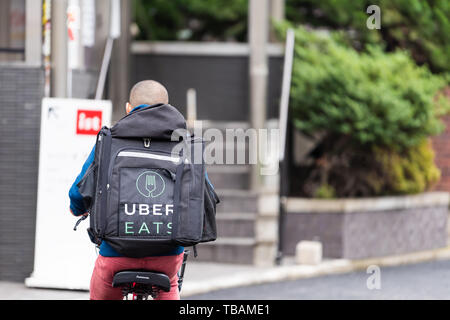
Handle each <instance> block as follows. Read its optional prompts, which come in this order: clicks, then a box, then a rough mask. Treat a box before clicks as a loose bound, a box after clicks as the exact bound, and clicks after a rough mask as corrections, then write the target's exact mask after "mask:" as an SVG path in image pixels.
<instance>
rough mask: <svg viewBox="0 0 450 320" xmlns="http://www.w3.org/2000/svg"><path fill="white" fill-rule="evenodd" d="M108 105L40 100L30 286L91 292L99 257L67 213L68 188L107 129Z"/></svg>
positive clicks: (83, 226) (84, 226)
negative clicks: (94, 270) (100, 133)
mask: <svg viewBox="0 0 450 320" xmlns="http://www.w3.org/2000/svg"><path fill="white" fill-rule="evenodd" d="M111 109H112V107H111V102H110V101H100V100H76V99H53V98H45V99H43V101H42V111H41V137H40V154H39V181H38V200H37V217H36V243H35V257H34V270H33V273H32V274H31V276H30V278H27V279H26V280H25V284H26V285H27V286H30V287H45V288H61V289H89V282H90V277H91V275H92V270H93V267H94V262H95V259H96V257H97V253H96V249H95V245H94V244H92V243H91V242H90V240H89V237H88V235H87V232H86V229H87V228H88V225H89V220H88V219H87V220H85V221H83V222H82V223H81V224H80V225H79V227H78V230H77V231H73V227H74V225H75V223H76V221H77V219H78V218H76V217H74V216H73V215H72V214H71V213H70V211H69V203H70V202H69V197H68V193H69V189H70V186H71V185H72V183H73V182H74V181H75V178H76V177H77V175H78V174H79V173H80V172H81V168H82V166H83V164H84V162H85V161H86V159H87V157H88V155H89V153H90V152H91V150H92V148H93V146H94V144H95V141H96V134H97V132H98V131H99V130H100V129H101V127H102V126H104V125H107V126H110V122H111Z"/></svg>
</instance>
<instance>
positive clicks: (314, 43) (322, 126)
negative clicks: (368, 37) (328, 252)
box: [279, 24, 449, 197]
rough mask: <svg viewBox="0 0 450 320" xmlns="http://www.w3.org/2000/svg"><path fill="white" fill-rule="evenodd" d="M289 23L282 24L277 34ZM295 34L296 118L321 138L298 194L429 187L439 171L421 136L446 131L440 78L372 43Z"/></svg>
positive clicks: (301, 32)
mask: <svg viewBox="0 0 450 320" xmlns="http://www.w3.org/2000/svg"><path fill="white" fill-rule="evenodd" d="M288 26H289V25H288V24H282V25H280V26H279V30H280V31H281V32H282V34H284V31H285V29H286V28H287V27H288ZM295 37H296V48H295V62H294V68H293V74H292V89H291V108H292V114H293V122H294V124H295V127H296V128H298V129H299V130H301V131H302V132H303V133H304V134H306V135H310V136H313V135H314V136H317V135H319V136H320V137H321V138H320V139H319V141H318V143H317V145H316V147H315V149H314V150H313V151H312V152H311V153H310V159H309V160H310V162H309V164H308V165H306V167H305V168H304V170H306V173H305V175H304V180H303V182H302V184H303V187H302V188H301V190H300V193H301V195H303V196H315V195H316V194H318V193H317V192H318V190H319V188H321V187H322V186H323V185H327V186H330V187H332V188H333V189H334V190H335V192H336V196H338V197H349V196H351V197H358V196H373V195H380V194H402V193H411V192H420V191H424V190H425V189H426V188H428V187H429V186H430V185H431V184H432V183H433V182H434V181H435V179H436V176H437V175H436V170H437V169H436V168H435V166H434V164H433V159H432V158H433V156H432V154H431V153H430V149H427V148H426V147H424V146H423V141H424V140H426V139H427V138H428V137H429V136H431V135H434V134H437V133H439V132H440V131H441V130H442V128H443V125H442V123H441V122H440V120H439V117H440V116H441V115H442V114H444V113H445V112H447V110H448V109H449V105H448V103H447V101H446V100H445V99H444V98H442V99H436V94H437V92H438V91H439V90H440V89H441V88H443V87H444V86H445V81H444V80H443V79H442V78H441V77H439V76H436V75H433V74H432V73H431V72H430V71H429V70H428V69H427V68H426V67H424V66H422V67H419V66H417V65H416V64H415V63H414V61H413V60H412V59H411V57H410V56H409V55H408V54H407V53H406V52H402V51H396V52H394V53H384V52H383V51H382V50H381V49H380V48H378V47H375V46H372V47H370V48H369V50H368V52H364V53H358V52H357V51H355V50H354V49H352V48H350V47H348V46H346V45H345V38H344V37H343V36H342V34H340V33H328V32H314V31H311V30H309V31H308V30H306V29H305V28H304V27H299V28H297V29H296V33H295ZM377 155H379V156H378V157H377ZM381 155H383V156H381ZM386 159H390V160H386ZM389 161H393V162H392V163H390V165H389V166H388V165H387V164H388V163H389ZM427 166H428V169H429V170H428V169H427V170H423V168H426V167H427ZM416 168H422V170H416ZM380 179H381V180H380ZM327 188H328V187H327ZM328 189H329V188H328ZM320 193H323V192H322V191H320Z"/></svg>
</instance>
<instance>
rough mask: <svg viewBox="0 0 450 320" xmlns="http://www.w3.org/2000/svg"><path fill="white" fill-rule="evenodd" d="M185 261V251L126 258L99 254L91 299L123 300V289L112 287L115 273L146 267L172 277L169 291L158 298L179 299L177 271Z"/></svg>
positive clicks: (91, 288) (93, 275)
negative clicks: (174, 254) (159, 255)
mask: <svg viewBox="0 0 450 320" xmlns="http://www.w3.org/2000/svg"><path fill="white" fill-rule="evenodd" d="M182 263H183V253H181V254H179V255H176V256H163V257H147V258H139V259H137V258H125V257H103V256H100V255H99V256H98V258H97V261H96V262H95V267H94V272H93V273H92V278H91V285H90V296H91V300H122V298H123V297H122V290H121V289H120V288H113V287H112V280H113V277H114V274H115V273H116V272H118V271H122V270H132V269H145V270H150V271H155V272H161V273H165V274H166V275H167V276H168V277H169V279H170V285H171V289H170V291H169V292H165V291H163V290H161V292H160V294H159V295H158V297H157V300H179V299H180V294H179V292H178V275H177V272H178V270H179V269H180V267H181V264H182Z"/></svg>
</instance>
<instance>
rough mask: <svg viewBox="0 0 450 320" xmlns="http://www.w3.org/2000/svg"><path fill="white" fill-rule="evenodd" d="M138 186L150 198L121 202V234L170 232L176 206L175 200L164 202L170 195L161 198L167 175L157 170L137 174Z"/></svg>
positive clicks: (169, 233) (166, 234)
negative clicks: (164, 176) (173, 201)
mask: <svg viewBox="0 0 450 320" xmlns="http://www.w3.org/2000/svg"><path fill="white" fill-rule="evenodd" d="M136 189H137V191H138V193H139V194H140V195H141V196H143V197H145V198H147V199H145V200H144V199H142V198H141V201H139V200H138V201H139V202H141V203H136V202H134V201H133V202H131V201H130V202H123V203H121V204H120V212H121V214H120V216H121V218H120V224H121V226H120V235H123V236H129V235H135V236H152V235H153V236H161V235H165V236H170V235H171V234H172V217H171V216H172V214H173V211H174V206H173V203H162V202H166V201H169V199H165V200H164V199H163V197H161V198H158V197H159V196H161V195H163V194H164V192H165V191H166V183H165V181H164V179H163V177H162V176H161V175H160V174H159V173H158V172H156V171H153V170H147V171H145V172H142V173H141V174H139V175H138V176H137V178H136ZM133 193H134V192H133ZM134 195H136V193H134ZM133 198H135V197H134V196H133ZM170 202H171V201H170Z"/></svg>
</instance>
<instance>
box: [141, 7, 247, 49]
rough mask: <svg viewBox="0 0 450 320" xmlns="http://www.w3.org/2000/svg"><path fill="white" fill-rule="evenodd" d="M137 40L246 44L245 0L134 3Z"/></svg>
mask: <svg viewBox="0 0 450 320" xmlns="http://www.w3.org/2000/svg"><path fill="white" fill-rule="evenodd" d="M133 5H134V10H133V12H134V14H133V15H134V21H135V22H136V24H137V25H138V27H139V34H138V36H137V39H138V40H186V41H202V40H217V41H219V40H220V41H227V40H235V41H245V39H246V35H247V31H246V30H247V0H207V1H205V0H189V1H186V0H134V2H133Z"/></svg>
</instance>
